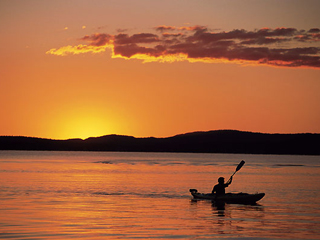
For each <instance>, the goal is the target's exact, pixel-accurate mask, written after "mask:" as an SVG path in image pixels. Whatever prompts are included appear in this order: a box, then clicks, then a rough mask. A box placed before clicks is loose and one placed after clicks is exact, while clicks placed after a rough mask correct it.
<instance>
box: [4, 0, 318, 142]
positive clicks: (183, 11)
mask: <svg viewBox="0 0 320 240" xmlns="http://www.w3.org/2000/svg"><path fill="white" fill-rule="evenodd" d="M319 9H320V1H318V0H233V1H231V0H223V1H222V0H221V1H216V0H161V1H160V0H159V1H158V0H135V1H134V0H112V1H111V0H55V1H52V0H19V1H18V0H0V31H1V38H0V43H1V44H0V53H1V54H0V63H1V64H0V103H1V108H0V114H1V118H0V135H10V136H32V137H43V138H53V139H67V138H87V137H93V136H102V135H107V134H123V135H131V136H135V137H149V136H154V137H167V136H173V135H176V134H180V133H186V132H193V131H209V130H218V129H236V130H243V131H254V132H265V133H305V132H311V133H320V14H319Z"/></svg>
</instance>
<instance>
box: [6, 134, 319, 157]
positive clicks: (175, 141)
mask: <svg viewBox="0 0 320 240" xmlns="http://www.w3.org/2000/svg"><path fill="white" fill-rule="evenodd" d="M0 150H57V151H132V152H194V153H247V154H300V155H320V134H311V133H301V134H266V133H254V132H242V131H235V130H218V131H209V132H193V133H186V134H181V135H176V136H173V137H168V138H153V137H150V138H135V137H131V136H121V135H107V136H102V137H91V138H88V139H85V140H82V139H68V140H52V139H43V138H32V137H14V136H2V137H0Z"/></svg>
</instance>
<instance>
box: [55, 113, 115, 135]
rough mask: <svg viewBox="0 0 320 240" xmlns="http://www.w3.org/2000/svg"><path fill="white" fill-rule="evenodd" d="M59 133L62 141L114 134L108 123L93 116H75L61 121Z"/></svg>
mask: <svg viewBox="0 0 320 240" xmlns="http://www.w3.org/2000/svg"><path fill="white" fill-rule="evenodd" d="M62 126H63V127H62V128H61V133H60V134H59V135H60V136H61V137H59V138H62V139H69V138H81V139H86V138H89V137H99V136H103V135H108V134H112V133H114V130H115V129H113V126H112V124H111V123H110V121H108V120H106V118H104V117H97V116H93V115H85V114H81V115H77V116H76V115H75V116H73V117H70V118H67V119H65V120H64V121H63V124H62Z"/></svg>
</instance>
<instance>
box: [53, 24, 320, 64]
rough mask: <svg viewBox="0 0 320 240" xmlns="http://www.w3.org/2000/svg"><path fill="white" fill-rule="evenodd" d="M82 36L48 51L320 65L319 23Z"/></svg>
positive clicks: (151, 59) (171, 28) (150, 58)
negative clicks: (313, 25)
mask: <svg viewBox="0 0 320 240" xmlns="http://www.w3.org/2000/svg"><path fill="white" fill-rule="evenodd" d="M79 40H80V41H83V42H85V44H79V45H77V46H64V47H61V48H58V49H56V48H53V49H50V50H49V51H47V54H53V55H60V56H65V55H68V54H80V53H88V52H91V53H99V52H104V51H106V50H107V49H111V56H112V57H113V58H125V59H141V60H143V61H144V62H154V61H158V62H173V61H189V62H236V63H241V64H257V65H269V66H274V67H309V68H317V69H320V29H318V28H312V29H310V30H297V29H295V28H276V29H270V28H262V29H258V30H254V31H247V30H244V29H235V30H232V31H228V32H214V31H210V30H209V29H208V28H207V27H204V26H193V27H175V26H158V27H155V28H154V32H153V33H152V32H151V33H150V32H147V33H134V34H132V35H129V34H126V33H123V32H120V33H118V34H115V35H111V34H106V33H95V34H92V35H86V36H84V37H82V38H81V39H79Z"/></svg>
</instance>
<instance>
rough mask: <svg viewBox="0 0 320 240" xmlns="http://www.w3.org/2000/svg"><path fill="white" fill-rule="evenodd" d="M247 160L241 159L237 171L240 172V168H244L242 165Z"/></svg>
mask: <svg viewBox="0 0 320 240" xmlns="http://www.w3.org/2000/svg"><path fill="white" fill-rule="evenodd" d="M245 163H246V162H245V161H243V160H242V161H241V162H240V163H239V165H238V167H237V169H236V172H238V171H239V170H240V168H242V166H243V165H244V164H245Z"/></svg>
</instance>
